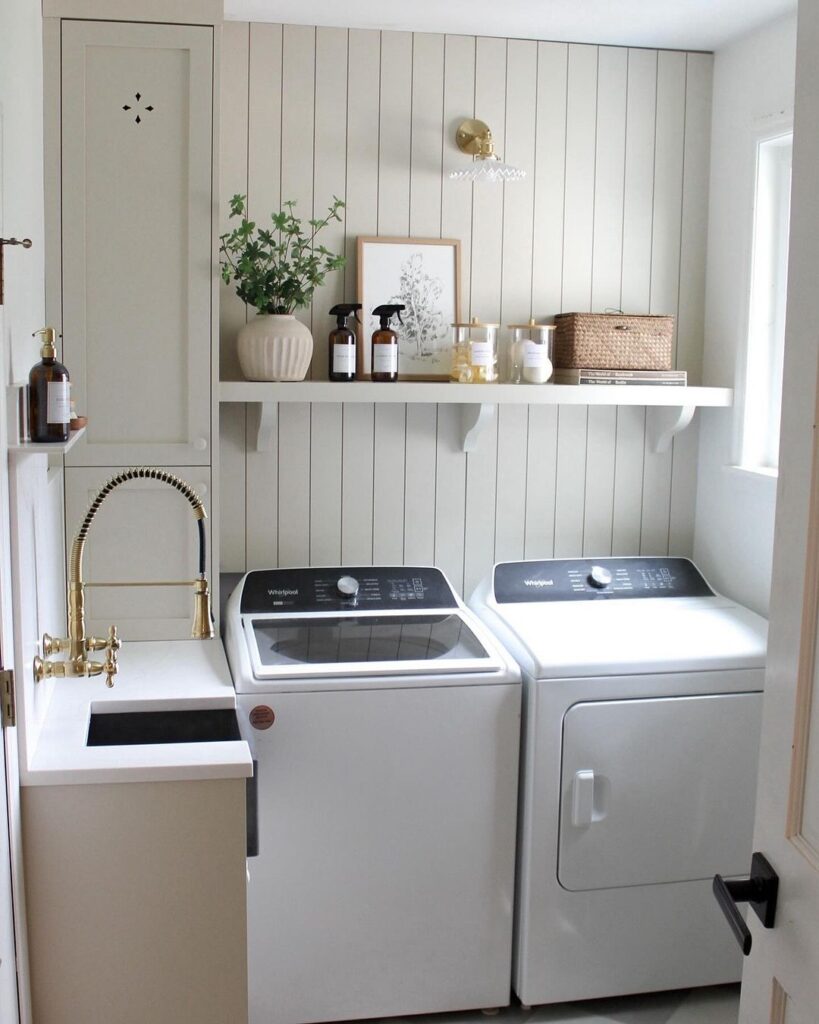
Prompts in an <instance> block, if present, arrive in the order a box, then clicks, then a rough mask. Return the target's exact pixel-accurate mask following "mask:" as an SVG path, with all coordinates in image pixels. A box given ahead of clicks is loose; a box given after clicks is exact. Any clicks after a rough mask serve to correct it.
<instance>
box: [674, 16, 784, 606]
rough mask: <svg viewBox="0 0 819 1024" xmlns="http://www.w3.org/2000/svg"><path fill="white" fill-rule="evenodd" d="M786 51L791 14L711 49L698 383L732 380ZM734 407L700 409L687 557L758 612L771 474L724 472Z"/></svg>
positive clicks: (764, 587) (764, 588)
mask: <svg viewBox="0 0 819 1024" xmlns="http://www.w3.org/2000/svg"><path fill="white" fill-rule="evenodd" d="M795 53H796V17H795V16H793V17H788V18H785V19H782V20H780V21H777V22H775V23H773V24H771V25H770V26H768V27H767V28H764V29H761V30H759V31H757V32H754V33H753V34H751V35H749V36H747V37H745V38H743V39H741V40H739V41H737V42H736V43H734V44H732V45H731V46H728V47H726V48H725V49H724V50H720V51H719V52H718V53H717V54H716V55H715V59H714V94H713V128H712V135H711V186H710V199H709V204H710V205H709V219H708V260H707V284H706V315H705V351H704V360H703V372H704V379H703V383H705V384H710V385H722V386H727V387H732V386H734V384H735V382H736V383H738V384H739V383H741V381H740V379H739V377H738V376H737V363H738V360H740V359H741V353H742V346H743V345H744V332H745V328H746V324H747V310H748V281H749V274H750V260H751V233H752V226H753V221H752V218H753V202H754V178H755V165H756V153H755V134H756V133H759V132H760V131H764V130H765V129H766V128H767V127H770V126H771V125H775V124H777V123H781V122H782V120H783V119H785V120H787V119H788V118H792V117H793V89H794V67H795ZM738 353H739V354H740V355H738ZM740 412H741V410H740V409H739V408H735V409H734V412H733V415H731V416H729V415H726V414H725V413H723V412H719V411H714V410H711V411H708V410H704V411H703V418H702V423H701V428H700V453H699V471H698V488H697V513H696V530H695V545H694V557H695V559H696V561H697V563H698V565H699V566H700V568H701V569H702V570H703V572H704V573H705V574H706V576H707V577H708V578H709V580H710V581H711V583H712V584H713V585H714V586H715V587H716V588H717V589H718V590H720V591H722V592H723V593H725V594H728V595H729V596H731V597H733V598H735V599H737V600H739V601H741V602H742V603H743V604H747V605H749V606H750V607H751V608H753V609H754V610H755V611H758V612H760V613H762V614H767V610H768V598H769V592H770V585H771V558H772V546H773V528H774V508H775V500H776V480H775V479H772V478H766V477H763V476H760V475H758V474H752V473H748V472H745V471H742V470H736V469H731V468H729V467H730V466H731V464H732V463H733V462H735V458H736V451H735V448H734V445H735V424H736V422H737V421H738V418H739V414H740Z"/></svg>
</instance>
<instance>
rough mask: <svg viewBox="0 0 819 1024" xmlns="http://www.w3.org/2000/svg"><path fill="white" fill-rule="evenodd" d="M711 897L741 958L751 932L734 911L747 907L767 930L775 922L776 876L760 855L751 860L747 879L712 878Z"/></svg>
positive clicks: (777, 884)
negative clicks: (735, 942)
mask: <svg viewBox="0 0 819 1024" xmlns="http://www.w3.org/2000/svg"><path fill="white" fill-rule="evenodd" d="M712 888H713V891H714V895H715V896H716V898H717V903H719V905H720V909H721V910H722V912H723V914H725V917H726V918H727V920H728V924H729V925H730V926H731V931H732V932H733V933H734V936H735V937H736V940H737V942H738V943H739V945H740V947H741V949H742V953H743V956H747V955H748V954H749V953H750V952H751V942H752V937H751V932H750V930H749V928H748V925H747V924H746V923H745V921H744V920H743V918H742V915H741V914H740V912H739V909H738V908H737V904H738V903H750V904H751V907H752V909H753V911H754V913H755V914H756V916H757V917H758V918H759V920H760V921H761V922H762V924H763V925H764V926H765V927H766V928H773V926H774V920H775V919H776V898H777V895H778V892H779V875H777V873H776V872H775V871H774V869H773V868H772V867H771V865H770V864H769V863H768V861H767V859H766V858H765V857H764V856H763V854H761V853H755V854H754V855H753V857H752V858H751V876H750V878H742V879H737V880H736V881H726V880H725V879H724V878H723V877H722V875H714V883H713V886H712Z"/></svg>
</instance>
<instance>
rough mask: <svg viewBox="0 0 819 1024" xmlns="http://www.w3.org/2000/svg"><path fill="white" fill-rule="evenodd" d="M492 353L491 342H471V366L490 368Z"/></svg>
mask: <svg viewBox="0 0 819 1024" xmlns="http://www.w3.org/2000/svg"><path fill="white" fill-rule="evenodd" d="M492 356H493V353H492V342H491V341H473V342H472V352H471V358H472V365H473V366H491V365H492V363H493V362H494V360H493V358H492Z"/></svg>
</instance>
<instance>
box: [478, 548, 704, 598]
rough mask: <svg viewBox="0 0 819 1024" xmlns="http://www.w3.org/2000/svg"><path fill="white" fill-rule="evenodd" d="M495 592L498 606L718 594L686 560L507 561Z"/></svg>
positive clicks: (498, 567) (496, 579) (499, 570)
mask: <svg viewBox="0 0 819 1024" xmlns="http://www.w3.org/2000/svg"><path fill="white" fill-rule="evenodd" d="M494 592H495V600H496V601H497V603H498V604H523V603H529V602H534V601H599V600H627V599H634V598H643V597H654V598H656V597H710V596H712V595H713V591H712V590H711V588H710V587H709V586H708V584H707V583H706V582H705V580H704V579H703V578H702V576H701V575H700V573H699V570H698V569H697V568H696V566H695V565H694V564H693V563H692V562H690V561H689V560H688V559H687V558H598V559H586V558H563V559H558V558H555V559H547V560H544V561H532V562H502V563H501V564H499V565H496V566H495V575H494Z"/></svg>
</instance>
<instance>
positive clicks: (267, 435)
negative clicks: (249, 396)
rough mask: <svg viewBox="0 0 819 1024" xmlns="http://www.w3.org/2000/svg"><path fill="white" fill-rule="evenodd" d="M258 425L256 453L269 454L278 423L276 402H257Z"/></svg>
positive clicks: (277, 404)
mask: <svg viewBox="0 0 819 1024" xmlns="http://www.w3.org/2000/svg"><path fill="white" fill-rule="evenodd" d="M258 406H259V423H258V426H257V428H256V451H257V452H269V451H270V449H271V448H272V447H273V435H274V433H275V430H276V423H277V422H278V410H279V403H278V402H259V403H258Z"/></svg>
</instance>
